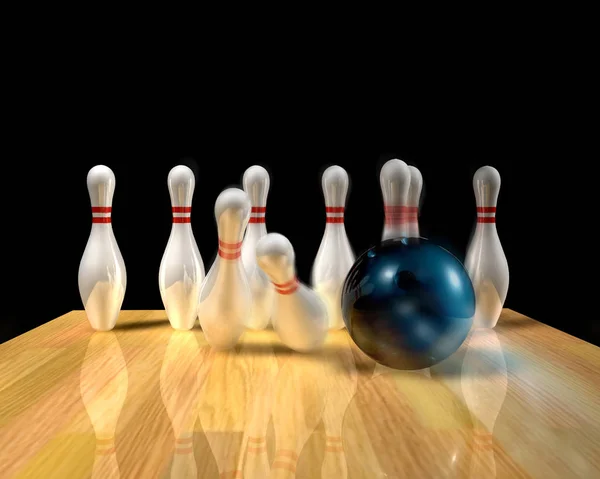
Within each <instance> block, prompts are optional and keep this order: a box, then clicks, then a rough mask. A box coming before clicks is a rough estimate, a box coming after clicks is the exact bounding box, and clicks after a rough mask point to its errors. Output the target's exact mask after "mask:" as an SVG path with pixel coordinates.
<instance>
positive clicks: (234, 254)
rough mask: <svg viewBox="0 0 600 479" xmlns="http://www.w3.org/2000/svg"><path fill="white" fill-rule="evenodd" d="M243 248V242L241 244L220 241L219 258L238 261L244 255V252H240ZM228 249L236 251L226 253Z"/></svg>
mask: <svg viewBox="0 0 600 479" xmlns="http://www.w3.org/2000/svg"><path fill="white" fill-rule="evenodd" d="M241 247H242V242H241V241H240V242H239V243H225V241H221V240H220V239H219V256H220V257H221V258H223V259H238V258H239V257H240V256H241V255H242V252H241V251H240V250H239V249H240V248H241ZM226 249H228V250H234V251H224V250H226ZM235 250H238V251H235Z"/></svg>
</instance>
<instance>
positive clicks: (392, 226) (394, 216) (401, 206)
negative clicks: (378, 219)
mask: <svg viewBox="0 0 600 479" xmlns="http://www.w3.org/2000/svg"><path fill="white" fill-rule="evenodd" d="M379 183H380V184H381V193H382V194H383V207H384V211H385V225H384V227H383V235H382V237H381V240H382V241H385V240H387V239H392V238H405V237H407V236H408V215H407V201H408V190H409V188H410V170H409V169H408V166H407V165H406V163H404V162H403V161H402V160H396V159H395V160H390V161H388V162H387V163H386V164H385V165H383V168H381V173H380V174H379Z"/></svg>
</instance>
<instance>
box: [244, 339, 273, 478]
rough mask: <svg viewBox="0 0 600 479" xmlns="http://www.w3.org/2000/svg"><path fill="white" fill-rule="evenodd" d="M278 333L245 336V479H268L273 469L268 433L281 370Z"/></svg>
mask: <svg viewBox="0 0 600 479" xmlns="http://www.w3.org/2000/svg"><path fill="white" fill-rule="evenodd" d="M274 340H275V332H274V331H272V330H267V331H262V332H256V333H253V334H247V335H245V336H244V339H243V343H242V350H241V354H242V355H243V356H244V357H245V358H246V360H247V361H248V362H249V363H250V368H249V373H250V377H249V381H248V387H249V390H248V397H247V400H248V405H247V411H248V413H247V416H246V429H245V433H244V435H245V437H244V441H243V444H244V445H245V446H244V450H245V455H244V462H243V467H242V468H240V469H242V470H243V472H244V473H243V477H257V478H259V477H264V478H266V477H268V476H269V471H270V469H271V465H270V463H269V457H268V455H267V429H268V426H269V418H270V417H271V407H272V402H273V393H274V390H275V382H276V380H277V373H278V371H279V366H278V364H277V358H276V357H275V354H274V351H273V342H274Z"/></svg>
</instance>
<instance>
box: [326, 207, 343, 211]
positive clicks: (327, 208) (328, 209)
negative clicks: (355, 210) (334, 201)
mask: <svg viewBox="0 0 600 479" xmlns="http://www.w3.org/2000/svg"><path fill="white" fill-rule="evenodd" d="M343 212H344V207H343V206H326V207H325V213H343Z"/></svg>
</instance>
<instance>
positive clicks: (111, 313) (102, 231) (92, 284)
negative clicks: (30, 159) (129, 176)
mask: <svg viewBox="0 0 600 479" xmlns="http://www.w3.org/2000/svg"><path fill="white" fill-rule="evenodd" d="M87 187H88V191H89V193H90V201H91V203H92V231H91V233H90V237H89V239H88V242H87V245H86V247H85V251H84V252H83V257H82V258H81V263H80V264H79V278H78V282H79V294H80V295H81V301H82V302H83V307H84V308H85V313H86V315H87V318H88V321H89V322H90V324H91V325H92V328H94V329H95V330H97V331H109V330H111V329H113V328H114V327H115V324H116V322H117V318H118V317H119V311H121V306H122V304H123V298H124V297H125V289H126V287H127V272H126V270H125V262H124V261H123V256H121V251H120V250H119V246H118V245H117V240H116V239H115V235H114V233H113V229H112V223H111V213H112V200H113V195H114V193H115V175H114V173H113V172H112V170H111V169H110V168H109V167H108V166H104V165H97V166H94V167H93V168H92V169H91V170H90V171H89V173H88V175H87Z"/></svg>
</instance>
